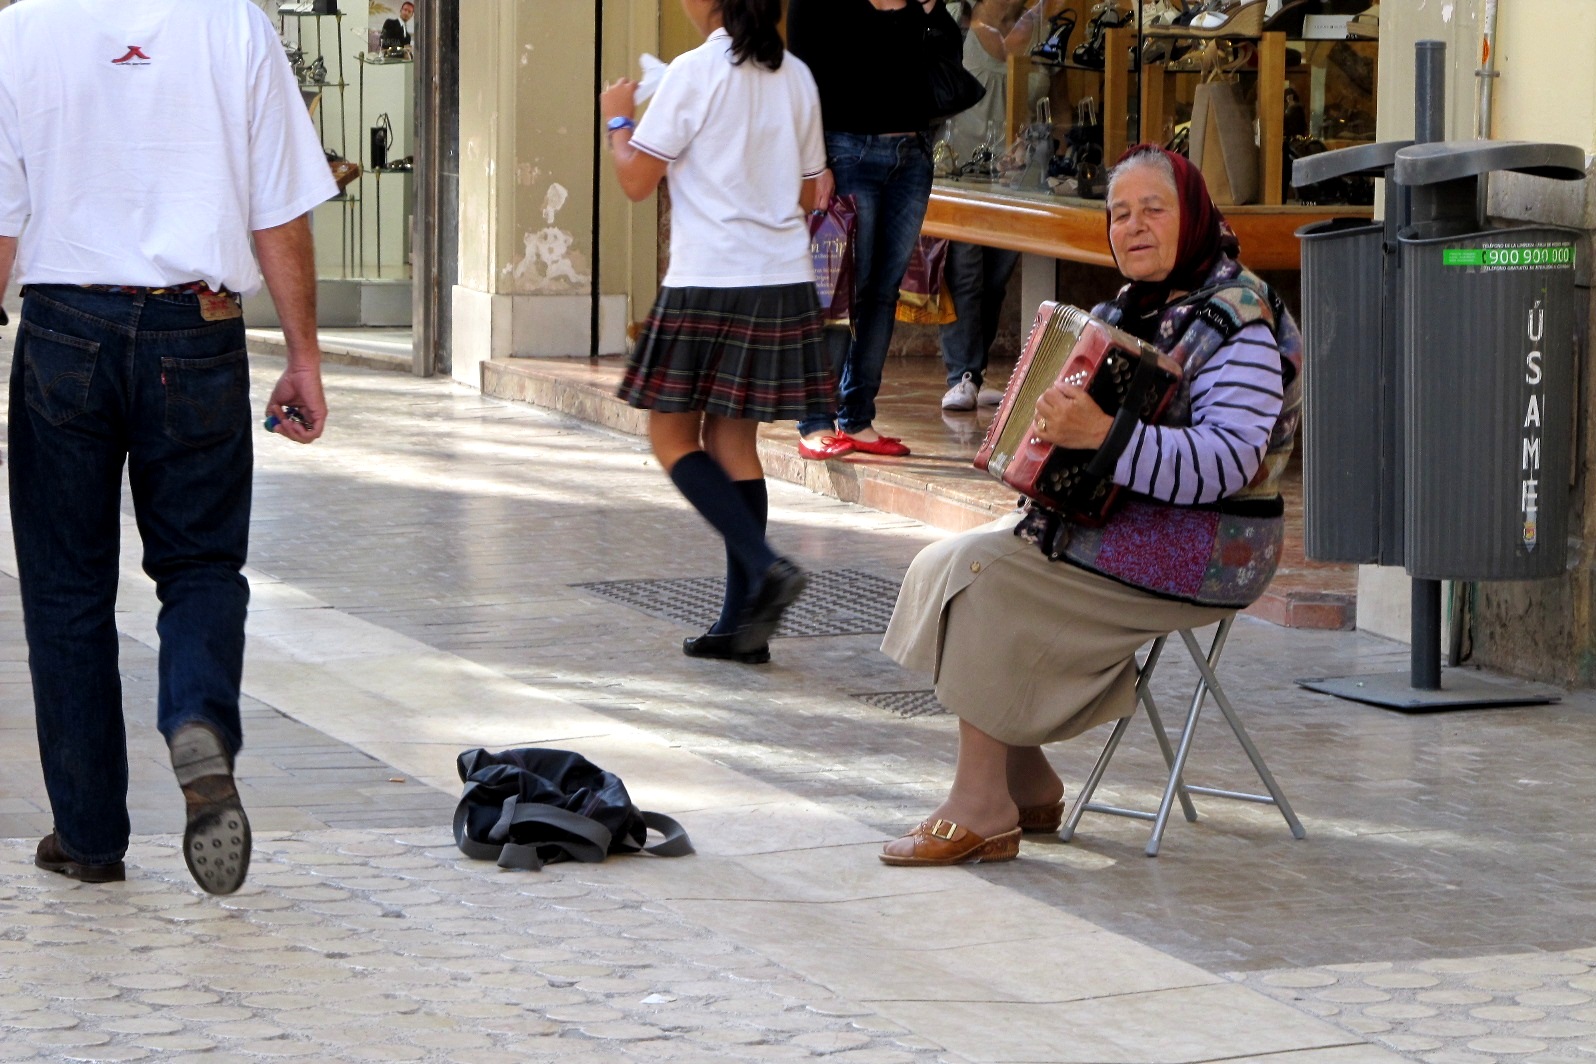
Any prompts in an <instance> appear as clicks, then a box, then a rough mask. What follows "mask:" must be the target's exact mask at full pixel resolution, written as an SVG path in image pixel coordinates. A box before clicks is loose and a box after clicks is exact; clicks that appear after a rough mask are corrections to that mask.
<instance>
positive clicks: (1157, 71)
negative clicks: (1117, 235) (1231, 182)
mask: <svg viewBox="0 0 1596 1064" xmlns="http://www.w3.org/2000/svg"><path fill="white" fill-rule="evenodd" d="M1077 32H1079V30H1078V31H1077ZM1138 36H1139V35H1138V34H1137V32H1136V29H1135V27H1134V26H1126V27H1120V28H1118V29H1110V30H1107V31H1106V32H1105V48H1104V53H1105V54H1104V69H1103V71H1102V72H1101V73H1097V72H1095V71H1082V70H1079V69H1076V67H1075V66H1074V65H1071V66H1060V65H1049V67H1048V69H1051V70H1053V71H1054V72H1055V85H1061V89H1062V92H1063V93H1064V96H1065V98H1067V99H1078V98H1080V95H1081V94H1090V93H1091V92H1093V91H1094V90H1097V89H1100V90H1101V92H1102V102H1103V108H1102V115H1103V119H1102V120H1103V126H1104V133H1103V140H1104V144H1103V149H1104V151H1103V157H1104V159H1105V160H1110V161H1112V160H1113V159H1116V158H1118V157H1119V154H1120V153H1121V152H1123V151H1124V149H1125V148H1126V147H1127V146H1129V145H1130V144H1131V143H1133V142H1135V141H1137V140H1159V141H1161V142H1164V143H1167V142H1168V140H1169V137H1168V135H1167V134H1166V130H1165V126H1166V124H1168V125H1170V126H1171V127H1172V125H1173V124H1172V123H1169V122H1168V119H1167V118H1166V117H1165V115H1166V112H1167V111H1170V110H1171V109H1173V108H1175V107H1177V106H1189V103H1190V98H1191V94H1192V93H1193V91H1194V90H1195V87H1196V83H1197V81H1198V80H1199V78H1198V77H1196V76H1182V75H1181V74H1180V73H1179V72H1178V71H1175V72H1171V71H1168V70H1166V69H1164V68H1163V64H1153V63H1146V64H1139V67H1140V69H1137V66H1136V65H1133V64H1132V61H1131V50H1132V48H1133V47H1136V46H1138V45H1139V43H1140V41H1139V39H1138ZM1253 39H1254V40H1255V41H1256V46H1257V49H1258V55H1259V59H1258V65H1259V70H1258V74H1257V76H1258V77H1259V79H1260V80H1261V81H1262V83H1264V84H1271V83H1272V84H1279V85H1282V86H1284V85H1285V84H1287V83H1288V81H1289V82H1290V83H1292V84H1293V85H1296V82H1297V81H1299V80H1305V79H1306V80H1307V81H1308V82H1309V84H1306V85H1303V86H1299V87H1298V88H1299V92H1301V94H1302V97H1303V98H1304V99H1308V98H1310V97H1312V98H1314V99H1316V100H1317V99H1318V95H1317V89H1316V88H1315V86H1314V85H1313V84H1312V82H1313V78H1312V76H1311V71H1307V73H1306V74H1305V70H1307V68H1302V67H1293V68H1290V69H1289V70H1288V68H1287V65H1286V59H1287V48H1286V43H1287V42H1286V40H1285V37H1284V35H1283V34H1263V35H1261V36H1260V37H1255V38H1253ZM1071 43H1072V46H1073V42H1071ZM1137 50H1138V54H1140V50H1139V48H1138V49H1137ZM1031 69H1032V63H1031V61H1030V60H1029V59H1028V58H1027V57H1016V58H1014V59H1011V60H1010V65H1009V79H1008V84H1009V99H1008V101H1007V108H1006V111H1007V117H1008V121H1007V128H1006V130H1005V133H1006V136H1007V137H1008V139H1009V141H1010V142H1011V143H1012V142H1013V140H1014V139H1015V138H1017V137H1018V135H1019V131H1020V129H1021V127H1022V126H1023V125H1024V124H1025V121H1026V119H1027V115H1028V111H1029V101H1028V99H1027V96H1026V94H1027V91H1028V90H1027V80H1028V76H1029V74H1030V72H1031ZM1304 90H1305V91H1304ZM1055 95H1057V93H1055ZM1265 95H1266V96H1267V97H1271V99H1269V100H1268V101H1266V103H1265V105H1264V107H1263V108H1262V109H1261V113H1260V114H1259V126H1260V129H1261V130H1262V131H1263V132H1264V135H1266V136H1269V137H1271V140H1270V141H1269V142H1270V143H1274V144H1281V143H1283V139H1282V138H1283V129H1282V127H1283V120H1284V111H1285V99H1284V93H1283V92H1282V93H1281V94H1280V95H1279V97H1278V98H1275V94H1265ZM1054 110H1055V113H1057V112H1059V110H1060V109H1059V108H1058V107H1055V108H1054ZM1116 115H1118V116H1122V118H1121V119H1119V120H1116V119H1115V117H1114V116H1116ZM1155 116H1156V117H1155ZM1143 130H1146V131H1147V133H1146V134H1143V132H1142V131H1143ZM1155 131H1157V132H1155ZM1168 132H1172V128H1171V129H1170V130H1169V131H1168ZM1326 143H1327V145H1330V146H1339V145H1337V144H1334V143H1332V142H1331V141H1329V140H1328V139H1327V140H1326ZM1262 155H1263V156H1265V157H1264V158H1261V159H1260V173H1259V178H1260V188H1261V189H1263V190H1270V189H1273V190H1275V191H1274V193H1273V195H1268V196H1267V198H1266V199H1265V201H1264V202H1261V203H1257V204H1249V205H1246V206H1229V207H1225V208H1223V209H1224V213H1225V217H1226V219H1227V220H1228V221H1229V222H1230V225H1231V228H1233V229H1234V230H1235V231H1236V235H1237V237H1238V239H1239V240H1240V241H1241V244H1242V247H1243V248H1245V249H1246V252H1245V254H1246V259H1247V264H1248V265H1249V266H1251V267H1253V268H1255V269H1262V270H1295V269H1298V268H1300V265H1301V251H1300V247H1299V244H1298V241H1297V237H1296V232H1297V230H1298V229H1300V228H1301V227H1302V226H1304V225H1307V224H1309V223H1312V222H1318V221H1324V220H1327V219H1331V218H1348V217H1350V218H1368V217H1370V216H1371V215H1372V209H1371V208H1370V207H1367V206H1346V205H1314V204H1299V203H1284V202H1282V200H1283V198H1284V197H1283V196H1282V195H1281V189H1282V185H1283V181H1284V176H1285V175H1284V160H1283V159H1282V157H1281V154H1280V152H1278V151H1276V152H1265V153H1262ZM1271 156H1272V158H1270V157H1271ZM924 232H925V233H926V234H927V235H929V236H938V237H947V238H949V239H953V240H963V241H968V242H970V243H975V244H984V245H987V246H990V247H1002V248H1009V249H1012V250H1015V251H1021V252H1025V253H1028V254H1035V255H1044V256H1048V257H1051V258H1059V259H1067V260H1070V261H1074V262H1083V263H1088V264H1091V265H1098V266H1112V265H1113V257H1112V256H1111V255H1110V253H1109V249H1108V239H1107V233H1106V231H1105V228H1104V225H1103V203H1102V201H1101V200H1095V199H1082V198H1078V197H1073V196H1059V195H1053V194H1049V193H1046V192H1040V191H1030V190H1019V189H1010V188H1006V187H1004V186H1003V185H1002V184H1001V183H994V182H991V181H979V182H977V181H968V180H958V179H949V178H942V179H938V181H937V182H936V184H935V185H934V186H933V188H932V192H931V202H930V205H929V207H928V209H927V212H926V220H925V225H924Z"/></svg>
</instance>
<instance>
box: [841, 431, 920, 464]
mask: <svg viewBox="0 0 1596 1064" xmlns="http://www.w3.org/2000/svg"><path fill="white" fill-rule="evenodd" d="M837 439H839V440H846V441H847V443H848V444H849V446H850V447H851V448H852V449H853V450H855V451H858V452H859V453H860V454H879V455H884V456H886V457H887V458H902V457H904V456H905V455H907V454H908V453H909V448H908V447H906V446H904V443H903V441H902V440H900V439H898V438H897V437H896V436H882V437H881V438H880V439H876V440H861V439H859V438H858V437H856V436H850V435H848V434H847V433H846V432H839V433H837Z"/></svg>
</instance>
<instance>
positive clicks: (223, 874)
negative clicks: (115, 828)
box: [171, 721, 253, 894]
mask: <svg viewBox="0 0 1596 1064" xmlns="http://www.w3.org/2000/svg"><path fill="white" fill-rule="evenodd" d="M171 749H172V771H173V773H174V774H175V775H176V776H177V783H178V786H180V787H182V788H183V802H184V804H185V805H186V806H187V807H188V827H187V828H186V829H185V830H184V832H183V860H184V862H186V863H187V864H188V871H189V874H190V875H192V876H193V877H194V882H196V883H198V884H199V885H200V887H201V888H202V889H203V890H204V891H205V892H206V893H208V894H231V893H233V892H234V891H235V890H237V889H238V888H239V887H241V886H243V885H244V877H245V876H246V875H247V874H248V873H249V854H250V849H251V846H252V844H253V839H252V838H251V836H250V832H249V818H248V817H247V816H245V815H244V806H243V803H242V802H240V801H239V798H238V787H237V786H236V785H235V784H234V783H233V758H232V755H231V754H229V753H228V750H227V745H226V743H224V742H223V740H222V737H221V734H220V733H219V732H217V731H216V729H214V728H212V727H211V726H210V725H209V724H203V723H200V722H197V721H196V722H194V723H191V724H185V725H183V726H182V727H181V728H179V729H178V730H177V732H176V734H174V735H173V736H172V742H171Z"/></svg>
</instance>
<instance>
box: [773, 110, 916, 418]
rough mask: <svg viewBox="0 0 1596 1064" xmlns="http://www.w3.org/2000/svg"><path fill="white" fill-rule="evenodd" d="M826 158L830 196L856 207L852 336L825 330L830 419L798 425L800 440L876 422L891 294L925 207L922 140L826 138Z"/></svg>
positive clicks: (894, 305)
mask: <svg viewBox="0 0 1596 1064" xmlns="http://www.w3.org/2000/svg"><path fill="white" fill-rule="evenodd" d="M826 159H827V160H828V162H829V164H830V166H831V172H832V174H833V176H835V177H836V179H837V194H838V195H844V196H847V195H851V196H853V197H854V200H855V201H856V202H857V204H858V211H859V214H858V229H857V230H856V233H855V237H854V250H853V254H854V291H853V308H852V311H851V317H852V320H853V332H852V335H851V336H850V335H849V333H848V332H847V331H846V330H843V329H827V330H826V339H827V343H828V345H829V348H830V352H831V360H832V368H833V370H835V371H836V373H837V381H838V390H839V401H838V407H837V410H836V412H835V415H832V414H827V415H825V416H824V417H809V418H805V419H804V420H802V421H800V422H798V431H799V432H800V433H802V434H804V435H806V436H807V435H809V434H810V433H813V432H819V431H822V430H826V429H830V428H833V427H836V428H840V429H842V431H844V432H858V431H860V430H863V429H867V428H869V427H870V423H871V422H872V421H874V420H875V418H876V393H877V392H879V391H880V390H881V369H882V367H883V366H884V365H885V364H886V361H887V347H888V346H889V345H890V344H891V343H892V327H893V325H894V324H895V323H896V321H897V318H896V316H895V315H896V314H897V310H898V287H899V285H900V284H901V283H902V282H903V271H904V270H906V269H907V268H908V266H909V255H910V253H912V252H913V251H914V242H915V240H916V239H918V238H919V236H920V223H922V222H924V221H925V208H926V204H927V203H929V202H930V200H931V146H930V144H929V143H928V142H927V140H926V138H925V136H924V135H922V134H915V135H912V136H877V135H873V134H863V133H827V134H826Z"/></svg>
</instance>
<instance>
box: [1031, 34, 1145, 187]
mask: <svg viewBox="0 0 1596 1064" xmlns="http://www.w3.org/2000/svg"><path fill="white" fill-rule="evenodd" d="M1085 32H1086V31H1085V28H1084V27H1081V26H1077V27H1076V28H1075V31H1074V33H1075V35H1074V36H1072V37H1070V39H1069V40H1068V41H1066V42H1065V43H1064V48H1065V49H1068V50H1073V49H1074V48H1075V47H1076V46H1077V45H1078V44H1079V43H1080V41H1081V38H1082V36H1083V35H1084V33H1085ZM1136 38H1137V33H1136V27H1135V26H1134V25H1131V26H1119V27H1115V28H1111V29H1106V30H1104V31H1103V65H1102V66H1101V67H1091V66H1085V65H1082V64H1080V63H1076V62H1063V63H1043V62H1040V61H1037V60H1033V59H1032V58H1031V57H1030V56H1028V55H1016V56H1011V57H1010V58H1009V61H1008V93H1009V97H1008V99H1007V100H1006V101H1005V114H1006V115H1007V122H1006V124H1005V128H1004V134H1005V136H1006V137H1007V141H1008V143H1010V144H1012V143H1014V141H1015V140H1016V139H1018V138H1019V136H1020V130H1021V129H1022V128H1023V127H1024V126H1025V125H1026V123H1028V122H1029V121H1030V120H1031V114H1032V110H1031V105H1030V99H1029V95H1030V91H1031V74H1032V72H1033V71H1036V70H1042V71H1045V72H1047V73H1049V74H1051V75H1052V78H1051V81H1052V85H1051V86H1050V88H1049V92H1048V97H1049V100H1050V101H1053V100H1057V101H1060V102H1059V103H1057V104H1055V105H1054V106H1053V112H1054V113H1055V114H1068V113H1073V112H1074V107H1073V106H1071V105H1070V104H1071V103H1072V102H1073V101H1076V100H1081V99H1084V98H1087V97H1092V98H1095V99H1097V100H1098V101H1099V103H1100V105H1101V114H1102V121H1103V158H1104V159H1108V160H1113V159H1117V158H1119V156H1120V153H1121V152H1123V151H1124V150H1125V149H1126V148H1127V147H1129V146H1130V144H1131V140H1130V137H1131V130H1130V129H1129V121H1130V120H1129V116H1130V114H1131V106H1130V104H1131V101H1132V100H1133V99H1135V93H1134V91H1133V90H1134V88H1135V83H1136V72H1135V70H1134V69H1133V68H1132V65H1131V51H1132V49H1133V48H1134V47H1135V45H1136ZM1068 50H1067V51H1065V54H1070V51H1068ZM1066 101H1067V102H1066ZM1115 115H1118V116H1121V118H1120V119H1119V120H1117V121H1116V120H1114V118H1113V116H1115Z"/></svg>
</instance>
